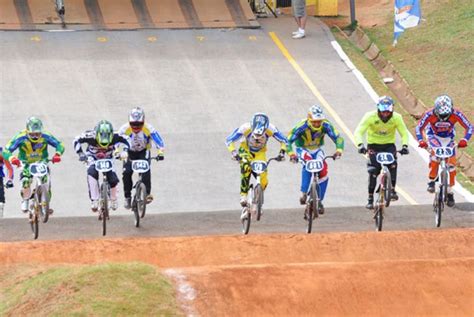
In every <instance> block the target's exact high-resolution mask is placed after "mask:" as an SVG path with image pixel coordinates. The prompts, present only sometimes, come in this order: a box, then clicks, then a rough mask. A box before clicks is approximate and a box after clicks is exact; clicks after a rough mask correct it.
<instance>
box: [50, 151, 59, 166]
mask: <svg viewBox="0 0 474 317" xmlns="http://www.w3.org/2000/svg"><path fill="white" fill-rule="evenodd" d="M51 162H53V164H54V163H59V162H61V155H59V154H58V153H56V154H54V155H53V158H52V159H51Z"/></svg>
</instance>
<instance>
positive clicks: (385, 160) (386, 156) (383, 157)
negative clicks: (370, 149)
mask: <svg viewBox="0 0 474 317" xmlns="http://www.w3.org/2000/svg"><path fill="white" fill-rule="evenodd" d="M375 159H376V160H377V162H378V163H380V164H385V165H387V164H392V163H393V162H395V156H393V154H392V153H389V152H380V153H377V156H376V157H375Z"/></svg>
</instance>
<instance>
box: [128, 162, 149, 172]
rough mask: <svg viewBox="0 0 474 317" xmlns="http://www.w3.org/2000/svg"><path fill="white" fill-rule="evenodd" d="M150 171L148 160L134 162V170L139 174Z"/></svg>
mask: <svg viewBox="0 0 474 317" xmlns="http://www.w3.org/2000/svg"><path fill="white" fill-rule="evenodd" d="M149 169H150V163H148V161H146V160H134V161H132V170H133V171H134V172H137V173H145V172H148V170H149Z"/></svg>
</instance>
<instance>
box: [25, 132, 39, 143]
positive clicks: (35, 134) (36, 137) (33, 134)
mask: <svg viewBox="0 0 474 317" xmlns="http://www.w3.org/2000/svg"><path fill="white" fill-rule="evenodd" d="M28 137H29V138H30V139H31V140H34V141H37V140H39V139H40V138H41V132H29V133H28Z"/></svg>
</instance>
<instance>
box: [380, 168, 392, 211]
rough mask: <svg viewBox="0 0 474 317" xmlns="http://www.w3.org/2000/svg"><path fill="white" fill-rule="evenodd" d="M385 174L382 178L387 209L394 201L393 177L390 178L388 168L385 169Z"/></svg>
mask: <svg viewBox="0 0 474 317" xmlns="http://www.w3.org/2000/svg"><path fill="white" fill-rule="evenodd" d="M384 170H385V174H384V176H383V178H382V182H383V190H384V200H385V201H384V203H385V207H389V206H390V202H391V201H392V177H391V176H390V171H389V170H388V168H387V167H384Z"/></svg>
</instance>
